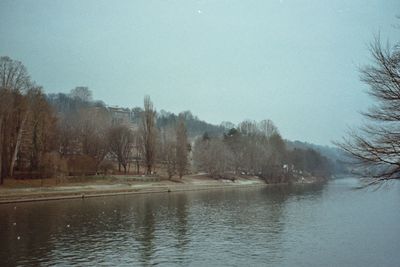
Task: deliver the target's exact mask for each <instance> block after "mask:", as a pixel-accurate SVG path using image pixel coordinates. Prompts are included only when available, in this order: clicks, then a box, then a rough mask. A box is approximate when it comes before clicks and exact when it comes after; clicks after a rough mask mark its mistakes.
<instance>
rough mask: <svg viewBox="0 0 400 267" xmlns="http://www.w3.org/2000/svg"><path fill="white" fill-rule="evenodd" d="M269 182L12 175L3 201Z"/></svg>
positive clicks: (1, 190)
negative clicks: (25, 178) (45, 177)
mask: <svg viewBox="0 0 400 267" xmlns="http://www.w3.org/2000/svg"><path fill="white" fill-rule="evenodd" d="M265 185H266V184H265V182H264V181H262V180H260V179H258V178H255V177H249V178H239V179H236V180H235V181H231V180H215V179H212V178H209V177H207V176H204V175H195V176H185V177H183V178H182V179H175V180H167V179H162V178H160V177H142V176H123V175H119V176H87V177H68V178H62V179H61V178H58V179H36V180H11V179H10V180H6V182H5V184H4V185H3V186H2V187H0V204H1V203H14V202H28V201H45V200H61V199H73V198H89V197H100V196H114V195H124V194H145V193H166V192H177V191H193V190H208V189H216V188H225V187H244V186H265Z"/></svg>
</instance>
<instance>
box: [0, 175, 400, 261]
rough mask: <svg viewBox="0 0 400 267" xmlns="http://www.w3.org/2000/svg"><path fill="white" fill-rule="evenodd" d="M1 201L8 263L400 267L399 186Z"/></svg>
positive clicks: (344, 182)
mask: <svg viewBox="0 0 400 267" xmlns="http://www.w3.org/2000/svg"><path fill="white" fill-rule="evenodd" d="M356 185H357V180H355V179H350V178H349V179H340V180H335V181H332V182H330V183H328V184H325V185H319V186H315V185H314V186H297V187H270V188H242V189H224V190H212V191H207V192H205V191H200V192H185V193H171V194H154V195H147V196H146V195H131V196H118V197H106V198H93V199H85V200H80V199H79V200H66V201H53V202H37V203H21V204H7V205H0V216H1V217H0V266H53V265H59V266H70V265H76V266H102V265H103V266H121V265H122V266H124V265H129V266H132V265H160V266H175V265H178V266H188V265H189V266H207V265H208V266H216V265H220V266H221V265H223V266H400V253H399V251H400V185H399V184H398V183H396V182H393V183H392V184H390V187H387V188H382V189H380V190H377V191H373V190H371V189H369V190H354V187H355V186H356Z"/></svg>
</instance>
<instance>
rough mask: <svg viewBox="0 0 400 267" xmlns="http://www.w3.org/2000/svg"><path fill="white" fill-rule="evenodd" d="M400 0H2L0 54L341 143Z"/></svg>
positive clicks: (67, 75) (138, 94) (105, 87)
mask: <svg viewBox="0 0 400 267" xmlns="http://www.w3.org/2000/svg"><path fill="white" fill-rule="evenodd" d="M396 14H397V15H399V14H400V1H399V0H387V1H385V0H354V1H350V0H341V1H333V0H326V1H322V0H297V1H296V0H281V1H279V0H260V1H252V0H242V1H217V0H214V1H211V0H210V1H188V0H182V1H166V0H165V1H161V0H159V1H149V0H143V1H97V0H96V1H82V0H76V1H73V0H64V1H55V0H49V1H40V0H35V1H33V0H31V1H28V0H24V1H18V0H10V1H7V0H1V1H0V55H2V56H3V55H7V56H10V57H11V58H13V59H16V60H20V61H22V62H23V63H24V64H25V65H26V66H27V68H28V71H29V72H30V74H31V76H32V78H33V79H34V80H35V81H36V82H37V83H38V84H40V85H43V87H44V89H45V91H46V92H69V90H70V89H72V88H74V87H75V86H81V85H82V86H88V87H89V88H90V89H91V90H93V92H94V97H95V98H96V99H101V100H104V101H105V102H106V103H107V104H110V105H119V106H126V107H133V106H138V105H140V106H141V105H142V101H143V96H144V95H146V94H149V95H150V96H151V98H152V100H153V102H154V104H155V107H156V108H157V110H160V109H165V110H169V111H173V112H179V111H182V110H191V111H192V112H193V114H195V115H198V116H199V118H200V119H204V120H206V121H209V122H212V123H220V122H221V121H232V122H234V123H238V122H240V121H242V120H244V119H255V120H262V119H266V118H269V119H272V120H273V121H274V122H275V123H276V125H277V126H278V127H279V129H280V131H281V133H282V135H283V136H284V137H285V138H288V139H292V140H296V139H297V140H302V141H309V142H314V143H318V144H330V141H331V140H335V139H338V138H340V137H341V136H342V134H343V132H344V131H345V130H346V127H347V126H352V125H356V124H358V123H359V122H360V118H361V117H360V115H359V114H358V111H360V110H363V109H365V108H366V107H367V106H368V104H369V98H368V97H367V96H366V95H364V94H363V88H365V86H364V85H363V84H361V83H360V82H359V74H358V72H357V69H358V67H359V66H361V65H363V64H365V63H368V62H369V59H370V56H369V52H368V43H369V42H370V41H371V40H372V38H373V35H374V34H377V33H378V32H380V33H381V36H382V37H383V38H384V39H386V38H389V39H390V40H392V41H398V40H399V38H398V37H399V36H400V29H395V27H394V25H395V24H396V23H399V22H400V20H398V19H396V18H395V16H396Z"/></svg>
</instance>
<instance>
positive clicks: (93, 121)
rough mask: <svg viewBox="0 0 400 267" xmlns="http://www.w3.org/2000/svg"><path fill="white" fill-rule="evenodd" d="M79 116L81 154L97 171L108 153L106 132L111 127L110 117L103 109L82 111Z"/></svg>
mask: <svg viewBox="0 0 400 267" xmlns="http://www.w3.org/2000/svg"><path fill="white" fill-rule="evenodd" d="M79 115H80V116H79V119H78V123H79V129H80V134H79V139H80V143H81V145H82V153H83V154H84V155H88V156H90V157H91V158H92V159H93V160H94V162H95V166H96V171H97V169H98V167H99V164H100V163H101V162H102V161H103V159H104V157H105V156H106V155H107V153H108V145H107V131H108V130H109V128H110V127H111V116H110V114H109V113H108V111H107V109H106V108H104V107H91V108H86V109H82V110H81V111H80V113H79Z"/></svg>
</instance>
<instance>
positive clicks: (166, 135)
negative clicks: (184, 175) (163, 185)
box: [159, 127, 176, 179]
mask: <svg viewBox="0 0 400 267" xmlns="http://www.w3.org/2000/svg"><path fill="white" fill-rule="evenodd" d="M159 154H160V161H161V162H162V163H163V165H164V168H165V169H166V171H167V175H168V178H169V179H171V178H172V176H173V175H174V174H175V171H176V131H175V128H174V127H164V128H162V129H161V146H160V153H159Z"/></svg>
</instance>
